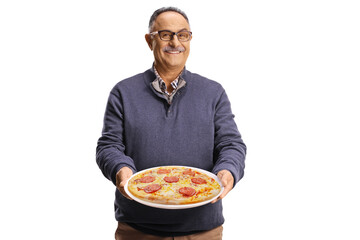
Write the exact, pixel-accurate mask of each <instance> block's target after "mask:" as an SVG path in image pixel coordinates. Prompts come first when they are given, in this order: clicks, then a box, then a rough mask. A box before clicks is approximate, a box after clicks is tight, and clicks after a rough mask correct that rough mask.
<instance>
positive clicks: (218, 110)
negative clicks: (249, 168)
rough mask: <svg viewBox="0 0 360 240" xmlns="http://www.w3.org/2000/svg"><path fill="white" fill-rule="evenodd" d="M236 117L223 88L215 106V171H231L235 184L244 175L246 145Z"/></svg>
mask: <svg viewBox="0 0 360 240" xmlns="http://www.w3.org/2000/svg"><path fill="white" fill-rule="evenodd" d="M222 90H223V89H222ZM234 117H235V116H234V115H233V114H232V111H231V106H230V101H229V99H228V97H227V95H226V93H225V90H223V92H222V94H221V96H220V98H219V100H218V102H217V104H216V107H215V117H214V124H215V139H214V140H215V141H214V145H215V146H214V161H215V165H214V168H213V172H214V173H215V174H217V173H218V172H219V171H221V170H228V171H230V172H231V173H232V175H233V177H234V185H235V184H236V183H237V182H238V181H240V179H241V178H242V177H243V175H244V168H245V155H246V145H245V144H244V142H243V140H242V138H241V135H240V133H239V131H238V129H237V126H236V123H235V121H234Z"/></svg>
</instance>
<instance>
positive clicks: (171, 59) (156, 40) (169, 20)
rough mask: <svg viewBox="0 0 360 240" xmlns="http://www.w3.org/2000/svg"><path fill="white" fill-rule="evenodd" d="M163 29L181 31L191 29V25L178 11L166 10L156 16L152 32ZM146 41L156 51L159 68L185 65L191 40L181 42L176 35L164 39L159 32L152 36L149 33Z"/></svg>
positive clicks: (156, 62) (166, 68)
mask: <svg viewBox="0 0 360 240" xmlns="http://www.w3.org/2000/svg"><path fill="white" fill-rule="evenodd" d="M161 30H169V31H172V32H179V31H181V30H188V31H190V26H189V24H188V22H187V21H186V19H185V18H184V17H183V16H182V15H181V14H179V13H177V12H164V13H161V14H160V15H159V16H158V17H157V18H156V20H155V23H154V27H153V29H152V32H155V31H161ZM146 41H147V43H148V45H149V47H150V48H151V49H152V50H153V52H154V57H155V66H157V68H161V69H163V70H171V69H178V68H183V67H184V66H185V63H186V60H187V58H188V56H189V52H190V41H187V42H180V41H179V40H178V38H177V36H175V35H174V36H173V39H172V40H170V41H163V40H161V39H160V37H159V35H158V34H155V35H153V36H152V37H151V36H150V35H149V34H147V35H146ZM176 50H180V51H176Z"/></svg>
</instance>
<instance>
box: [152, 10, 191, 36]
mask: <svg viewBox="0 0 360 240" xmlns="http://www.w3.org/2000/svg"><path fill="white" fill-rule="evenodd" d="M164 12H177V13H179V14H181V15H182V16H183V17H184V18H185V20H186V21H187V22H188V23H189V19H188V17H187V16H186V14H185V13H184V12H183V11H181V10H180V9H179V8H176V7H163V8H159V9H158V10H156V11H155V12H154V13H153V14H152V15H151V18H150V21H149V32H151V31H152V28H153V27H154V23H155V20H156V18H157V17H158V16H159V15H160V14H161V13H164ZM189 25H190V23H189Z"/></svg>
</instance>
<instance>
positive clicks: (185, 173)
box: [183, 168, 195, 177]
mask: <svg viewBox="0 0 360 240" xmlns="http://www.w3.org/2000/svg"><path fill="white" fill-rule="evenodd" d="M183 174H184V175H189V176H192V177H194V176H195V172H194V171H192V170H191V169H190V168H189V169H186V170H185V171H183Z"/></svg>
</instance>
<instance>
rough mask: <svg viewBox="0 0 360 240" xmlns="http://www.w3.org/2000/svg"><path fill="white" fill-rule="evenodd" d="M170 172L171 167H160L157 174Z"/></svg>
mask: <svg viewBox="0 0 360 240" xmlns="http://www.w3.org/2000/svg"><path fill="white" fill-rule="evenodd" d="M170 172H171V169H163V168H160V169H159V170H158V171H157V173H158V174H168V173H170Z"/></svg>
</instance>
